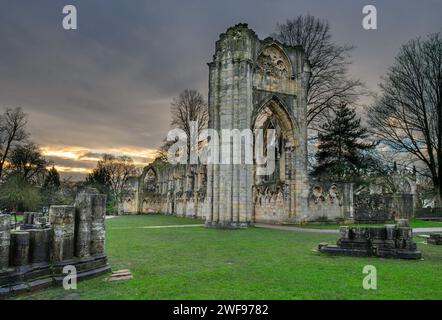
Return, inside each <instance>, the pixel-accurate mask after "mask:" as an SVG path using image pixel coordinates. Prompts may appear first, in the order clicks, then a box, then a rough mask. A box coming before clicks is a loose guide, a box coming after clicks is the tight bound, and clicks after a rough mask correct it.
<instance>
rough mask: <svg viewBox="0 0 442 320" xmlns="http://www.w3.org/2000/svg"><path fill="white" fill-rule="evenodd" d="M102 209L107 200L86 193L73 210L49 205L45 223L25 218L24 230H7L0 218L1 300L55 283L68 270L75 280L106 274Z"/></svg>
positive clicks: (7, 219)
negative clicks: (7, 295)
mask: <svg viewBox="0 0 442 320" xmlns="http://www.w3.org/2000/svg"><path fill="white" fill-rule="evenodd" d="M105 208H106V196H105V195H101V194H98V192H96V191H95V190H87V191H85V192H82V193H79V194H78V195H77V198H76V201H75V205H71V206H51V207H50V209H49V216H48V217H47V218H48V219H43V217H41V216H40V214H37V213H27V214H25V217H24V218H25V221H24V223H23V225H22V229H23V230H11V225H10V219H11V218H10V216H9V215H0V296H2V295H6V294H10V293H15V292H21V291H28V290H33V289H37V288H41V287H47V286H50V285H53V284H60V283H62V281H63V278H64V277H65V276H66V274H64V273H63V268H64V267H65V266H67V265H72V266H75V267H76V270H77V279H78V280H80V279H83V278H86V277H91V276H95V275H98V274H102V273H105V272H109V271H110V266H109V265H108V263H107V258H106V256H105V253H104V242H105V227H104V220H105V214H106V212H105ZM36 218H37V219H36ZM47 222H49V223H47Z"/></svg>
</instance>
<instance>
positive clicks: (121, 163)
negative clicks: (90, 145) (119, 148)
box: [95, 154, 138, 214]
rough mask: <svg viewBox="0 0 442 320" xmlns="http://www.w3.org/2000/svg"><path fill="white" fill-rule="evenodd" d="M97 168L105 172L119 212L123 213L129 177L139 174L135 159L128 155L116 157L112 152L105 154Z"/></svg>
mask: <svg viewBox="0 0 442 320" xmlns="http://www.w3.org/2000/svg"><path fill="white" fill-rule="evenodd" d="M95 170H97V171H99V172H105V174H106V178H107V183H109V189H110V191H111V193H112V196H113V197H114V199H115V201H116V204H117V208H118V209H117V210H118V214H120V213H122V210H123V208H122V203H123V197H124V196H125V194H126V191H127V183H128V181H129V178H130V177H131V176H134V175H137V174H138V170H137V169H136V167H135V165H134V163H133V160H132V159H131V158H129V157H126V156H121V157H115V156H113V155H110V154H105V155H103V158H102V159H101V160H100V161H98V165H97V168H96V169H95Z"/></svg>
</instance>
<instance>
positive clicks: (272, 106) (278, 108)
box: [251, 95, 297, 147]
mask: <svg viewBox="0 0 442 320" xmlns="http://www.w3.org/2000/svg"><path fill="white" fill-rule="evenodd" d="M266 108H267V109H268V110H270V111H271V112H272V114H273V115H275V117H276V118H277V119H278V122H279V124H280V126H281V129H282V131H283V133H284V134H285V135H286V137H287V140H288V142H289V143H290V145H291V146H293V147H294V146H296V145H297V140H296V138H295V136H296V135H295V130H296V122H295V121H294V120H293V119H292V117H291V116H290V113H289V112H288V108H287V107H286V106H285V104H284V103H283V101H282V100H281V99H279V98H278V97H277V96H276V95H273V96H271V97H270V98H268V99H267V100H265V101H264V102H262V103H260V105H259V106H258V108H256V109H255V111H254V113H253V116H252V122H251V123H252V130H254V129H257V127H256V123H257V120H258V118H259V116H260V115H261V114H262V113H263V112H265V110H266Z"/></svg>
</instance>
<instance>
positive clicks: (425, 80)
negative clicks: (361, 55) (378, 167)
mask: <svg viewBox="0 0 442 320" xmlns="http://www.w3.org/2000/svg"><path fill="white" fill-rule="evenodd" d="M380 87H381V90H382V95H381V96H380V97H379V98H378V99H377V101H376V103H375V104H374V105H373V106H372V107H370V108H369V112H368V115H369V121H370V123H371V125H372V126H373V129H374V132H375V133H376V134H377V135H378V136H379V137H380V139H381V141H382V142H384V143H385V144H386V145H388V146H389V147H390V148H392V149H393V150H394V151H396V152H397V153H403V154H406V155H408V156H410V157H411V159H412V160H413V161H414V162H417V163H420V164H423V166H424V168H425V172H423V173H424V174H427V175H428V176H429V177H430V178H431V180H432V183H433V186H434V189H435V191H436V192H437V194H438V196H439V200H441V199H442V34H441V33H436V34H432V35H429V36H428V37H427V38H426V39H424V40H422V39H420V38H418V39H415V40H411V41H409V42H408V43H407V44H405V45H403V46H402V48H401V50H400V52H399V54H398V56H397V57H396V60H395V62H394V64H393V66H392V67H390V68H389V69H388V72H387V75H386V77H385V78H384V80H383V83H382V84H381V85H380Z"/></svg>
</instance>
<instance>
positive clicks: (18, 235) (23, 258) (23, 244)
mask: <svg viewBox="0 0 442 320" xmlns="http://www.w3.org/2000/svg"><path fill="white" fill-rule="evenodd" d="M28 263H29V232H27V231H12V232H11V265H12V266H14V267H21V266H25V265H27V264H28Z"/></svg>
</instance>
